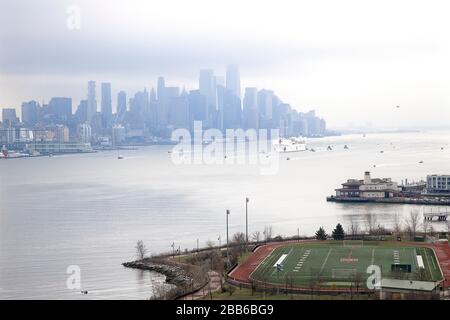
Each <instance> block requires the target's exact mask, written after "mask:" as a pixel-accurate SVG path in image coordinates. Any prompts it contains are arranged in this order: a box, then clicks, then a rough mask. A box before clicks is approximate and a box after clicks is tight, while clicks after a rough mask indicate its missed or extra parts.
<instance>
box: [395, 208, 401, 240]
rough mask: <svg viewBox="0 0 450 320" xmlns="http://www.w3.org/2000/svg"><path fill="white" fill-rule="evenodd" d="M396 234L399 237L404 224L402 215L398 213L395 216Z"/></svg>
mask: <svg viewBox="0 0 450 320" xmlns="http://www.w3.org/2000/svg"><path fill="white" fill-rule="evenodd" d="M393 227H394V233H395V236H396V237H398V236H399V235H400V234H401V232H402V223H401V221H400V215H399V214H398V213H397V212H396V213H395V214H394V226H393Z"/></svg>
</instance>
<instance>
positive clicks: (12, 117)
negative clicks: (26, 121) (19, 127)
mask: <svg viewBox="0 0 450 320" xmlns="http://www.w3.org/2000/svg"><path fill="white" fill-rule="evenodd" d="M2 121H3V124H4V125H6V126H12V125H15V124H17V123H19V119H18V118H17V116H16V109H14V108H4V109H3V110H2Z"/></svg>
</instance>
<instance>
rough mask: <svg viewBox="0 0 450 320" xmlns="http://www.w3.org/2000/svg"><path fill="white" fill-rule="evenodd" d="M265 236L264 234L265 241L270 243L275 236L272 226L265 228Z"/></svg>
mask: <svg viewBox="0 0 450 320" xmlns="http://www.w3.org/2000/svg"><path fill="white" fill-rule="evenodd" d="M263 234H264V240H265V241H270V240H271V239H272V235H273V228H272V226H271V225H268V226H265V227H264V232H263Z"/></svg>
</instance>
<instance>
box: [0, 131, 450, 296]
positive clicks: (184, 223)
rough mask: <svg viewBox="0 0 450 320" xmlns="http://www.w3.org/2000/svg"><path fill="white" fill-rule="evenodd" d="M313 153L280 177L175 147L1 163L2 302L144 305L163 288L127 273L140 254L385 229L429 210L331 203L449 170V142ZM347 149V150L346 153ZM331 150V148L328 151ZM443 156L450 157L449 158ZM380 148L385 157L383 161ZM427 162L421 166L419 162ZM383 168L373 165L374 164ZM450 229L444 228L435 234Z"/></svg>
mask: <svg viewBox="0 0 450 320" xmlns="http://www.w3.org/2000/svg"><path fill="white" fill-rule="evenodd" d="M308 144H309V147H310V148H311V147H312V148H314V149H316V150H317V152H303V153H298V154H290V155H289V157H290V158H291V160H290V161H286V157H285V156H281V158H280V163H279V170H278V172H277V173H276V174H275V175H261V174H260V168H259V167H258V166H255V165H190V166H189V165H181V166H177V165H175V164H173V163H172V161H171V155H170V154H168V152H167V151H168V150H170V149H171V147H169V146H152V147H145V148H141V149H139V150H133V151H123V152H122V153H121V154H122V155H123V156H124V157H125V159H123V160H118V159H117V152H100V153H95V154H79V155H67V156H55V157H52V158H48V157H40V158H29V159H26V158H23V159H14V160H3V161H0V298H2V299H14V298H21V299H32V298H34V299H44V298H50V299H100V298H101V299H146V298H149V297H150V296H151V294H152V286H154V285H156V284H158V283H161V282H163V281H164V277H163V276H160V275H158V274H155V273H150V272H141V271H136V270H129V269H125V268H123V267H122V266H121V263H122V262H124V261H128V260H132V259H134V258H135V257H134V254H135V252H134V251H135V250H134V246H135V244H136V242H137V241H138V240H143V241H144V243H145V244H146V246H147V247H148V248H149V250H150V252H153V253H156V252H162V251H169V250H170V249H171V248H170V245H171V244H172V242H175V243H176V246H178V245H180V247H181V249H182V250H183V249H184V248H193V247H194V246H196V241H197V238H198V239H199V241H200V243H201V244H204V243H205V242H206V241H207V240H213V241H217V238H218V236H219V235H221V237H222V239H224V238H225V209H230V210H231V215H230V233H233V232H237V231H244V230H245V225H244V223H245V211H244V208H245V197H250V203H249V217H250V218H249V219H250V231H251V232H253V231H255V230H260V231H262V230H263V228H264V226H265V225H269V224H270V225H272V226H273V229H274V233H275V234H281V235H295V234H296V233H297V228H299V229H300V234H302V235H312V234H313V233H314V232H315V230H316V229H317V228H318V227H319V226H324V227H325V229H326V230H327V231H329V232H330V231H331V229H332V227H334V226H335V225H336V223H337V222H341V223H343V225H344V227H346V226H348V222H349V220H350V218H351V217H353V219H356V220H358V219H359V220H360V221H361V225H363V220H362V219H363V215H364V214H365V213H367V212H373V213H376V215H377V221H378V223H379V224H381V225H384V226H389V225H390V224H391V223H392V221H393V216H394V214H396V213H398V214H401V215H406V214H407V213H408V212H409V211H410V210H414V209H417V210H420V211H422V210H423V208H422V206H413V205H375V204H359V205H351V204H337V203H328V202H326V201H325V197H326V196H328V195H330V194H333V193H334V191H333V190H334V189H335V188H337V187H339V186H340V183H341V182H343V181H345V180H346V179H348V178H362V175H363V172H364V171H366V170H370V171H371V172H372V176H373V177H391V178H393V179H394V180H397V181H399V182H400V181H401V180H402V179H405V178H408V179H409V180H419V179H421V178H425V176H426V175H427V174H431V173H441V174H449V173H450V161H449V160H450V133H448V132H420V133H395V134H369V135H367V136H366V137H365V138H364V137H362V135H348V136H341V137H328V138H323V139H310V140H309V142H308ZM346 144H347V145H348V146H349V149H348V150H345V149H344V145H346ZM328 145H332V146H333V151H326V147H327V146H328ZM441 147H444V150H441ZM381 150H383V151H384V153H380V151H381ZM421 160H422V161H424V163H423V164H420V163H419V161H421ZM373 165H376V167H373ZM441 227H443V226H442V225H439V224H437V225H436V228H437V229H439V228H441ZM69 265H78V266H80V268H81V283H82V288H83V290H88V291H89V294H88V295H82V294H81V293H80V292H79V290H69V289H67V287H66V281H67V277H68V274H67V273H66V269H67V267H68V266H69Z"/></svg>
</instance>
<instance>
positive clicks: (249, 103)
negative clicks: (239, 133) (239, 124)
mask: <svg viewBox="0 0 450 320" xmlns="http://www.w3.org/2000/svg"><path fill="white" fill-rule="evenodd" d="M257 95H258V89H257V88H245V95H244V101H243V106H244V108H243V118H244V119H243V120H244V128H245V129H258V98H257Z"/></svg>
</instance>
